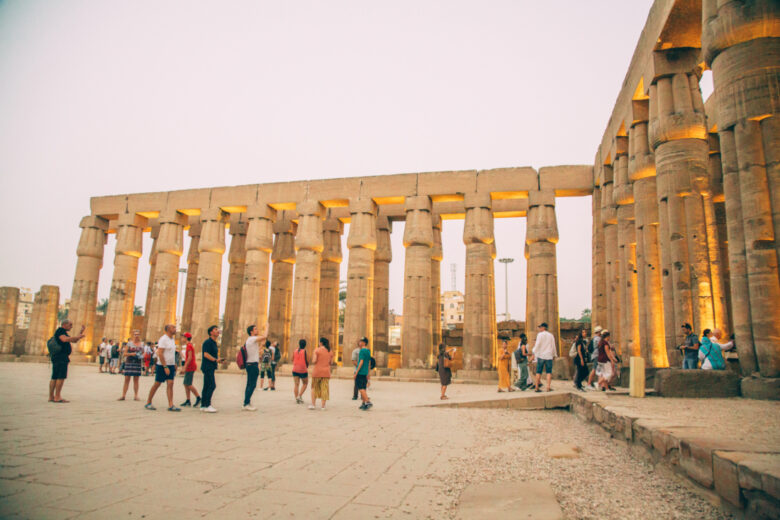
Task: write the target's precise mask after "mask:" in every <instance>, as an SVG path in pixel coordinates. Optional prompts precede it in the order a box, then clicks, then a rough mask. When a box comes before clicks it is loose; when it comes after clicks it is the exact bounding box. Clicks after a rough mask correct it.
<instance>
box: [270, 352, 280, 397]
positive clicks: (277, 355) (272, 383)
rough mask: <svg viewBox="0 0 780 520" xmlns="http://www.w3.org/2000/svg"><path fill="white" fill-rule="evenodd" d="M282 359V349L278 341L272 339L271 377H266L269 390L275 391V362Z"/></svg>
mask: <svg viewBox="0 0 780 520" xmlns="http://www.w3.org/2000/svg"><path fill="white" fill-rule="evenodd" d="M281 359H282V349H280V348H279V342H278V341H274V342H273V343H271V377H270V378H269V379H268V384H269V385H270V386H271V391H276V364H277V363H278V362H279V360H281Z"/></svg>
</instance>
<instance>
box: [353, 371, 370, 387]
mask: <svg viewBox="0 0 780 520" xmlns="http://www.w3.org/2000/svg"><path fill="white" fill-rule="evenodd" d="M355 386H356V387H357V389H358V390H365V389H366V387H367V386H368V376H367V375H362V374H358V375H356V376H355Z"/></svg>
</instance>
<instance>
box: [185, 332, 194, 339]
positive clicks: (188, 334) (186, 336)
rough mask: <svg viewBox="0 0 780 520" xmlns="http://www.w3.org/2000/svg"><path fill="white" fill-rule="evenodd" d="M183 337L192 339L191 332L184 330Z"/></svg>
mask: <svg viewBox="0 0 780 520" xmlns="http://www.w3.org/2000/svg"><path fill="white" fill-rule="evenodd" d="M184 337H185V338H187V339H192V334H190V333H189V332H185V333H184Z"/></svg>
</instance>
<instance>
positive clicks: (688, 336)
mask: <svg viewBox="0 0 780 520" xmlns="http://www.w3.org/2000/svg"><path fill="white" fill-rule="evenodd" d="M682 330H683V334H685V340H684V341H683V344H682V345H680V350H681V351H682V353H683V369H685V370H696V369H697V368H698V367H699V347H700V346H701V343H699V338H697V337H696V334H694V333H693V328H692V327H691V324H690V323H683V325H682Z"/></svg>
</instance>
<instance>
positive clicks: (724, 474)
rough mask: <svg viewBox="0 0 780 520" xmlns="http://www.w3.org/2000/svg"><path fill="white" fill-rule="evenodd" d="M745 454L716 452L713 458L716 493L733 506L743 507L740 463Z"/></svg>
mask: <svg viewBox="0 0 780 520" xmlns="http://www.w3.org/2000/svg"><path fill="white" fill-rule="evenodd" d="M745 455H746V454H745V453H738V452H723V451H716V452H715V453H714V454H713V456H712V475H713V479H714V481H715V491H717V492H718V494H719V495H720V496H722V497H723V498H725V499H726V500H727V501H729V502H730V503H731V504H733V505H735V506H737V507H743V497H742V493H741V492H740V489H739V467H738V463H739V461H740V460H741V459H742V458H744V457H745Z"/></svg>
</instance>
